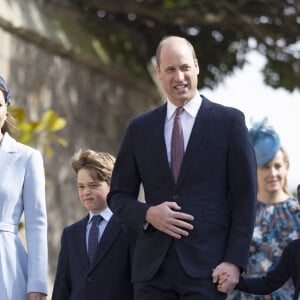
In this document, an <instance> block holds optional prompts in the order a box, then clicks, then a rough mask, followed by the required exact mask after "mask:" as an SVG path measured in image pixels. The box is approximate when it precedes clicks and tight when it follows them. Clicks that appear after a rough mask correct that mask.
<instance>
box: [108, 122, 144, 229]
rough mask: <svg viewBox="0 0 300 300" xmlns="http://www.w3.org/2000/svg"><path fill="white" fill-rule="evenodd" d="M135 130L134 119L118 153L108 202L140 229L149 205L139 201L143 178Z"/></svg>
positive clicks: (118, 214) (111, 207) (117, 213)
mask: <svg viewBox="0 0 300 300" xmlns="http://www.w3.org/2000/svg"><path fill="white" fill-rule="evenodd" d="M133 131H134V120H133V121H132V122H131V124H130V125H129V127H128V128H127V131H126V133H125V136H124V138H123V141H122V144H121V147H120V150H119V153H118V155H117V159H116V162H115V166H114V170H113V174H112V179H111V186H110V193H109V194H108V197H107V202H108V206H109V207H110V209H111V210H112V211H113V212H114V213H115V214H116V215H117V216H118V217H119V218H120V219H121V220H123V221H124V222H125V223H127V224H128V225H129V226H130V227H132V228H134V229H136V230H138V231H140V230H143V224H144V222H145V216H146V211H147V209H148V208H149V205H148V204H146V203H141V202H139V201H137V197H138V193H139V189H140V184H141V178H140V175H139V171H138V168H137V164H136V160H135V155H134V150H133V148H134V147H133V144H134V141H133V137H132V136H133Z"/></svg>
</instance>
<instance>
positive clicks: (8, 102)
mask: <svg viewBox="0 0 300 300" xmlns="http://www.w3.org/2000/svg"><path fill="white" fill-rule="evenodd" d="M0 85H1V86H2V87H3V88H4V90H5V91H6V93H7V95H6V98H5V102H6V103H7V105H9V104H10V97H11V90H10V89H9V88H7V86H6V82H5V80H4V78H3V77H2V76H1V75H0Z"/></svg>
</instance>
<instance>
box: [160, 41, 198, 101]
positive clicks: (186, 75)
mask: <svg viewBox="0 0 300 300" xmlns="http://www.w3.org/2000/svg"><path fill="white" fill-rule="evenodd" d="M157 74H158V77H159V79H160V80H161V82H162V86H163V88H164V90H165V92H166V94H167V96H168V98H169V100H170V101H171V102H172V103H173V104H174V105H176V106H182V105H184V104H185V103H186V102H188V101H189V100H191V99H192V98H193V97H194V96H195V95H196V93H197V83H198V74H199V66H198V61H197V59H196V58H194V57H193V54H192V50H191V49H190V47H189V46H188V45H187V44H186V43H185V42H184V41H183V40H181V39H177V38H170V40H167V41H166V42H165V44H164V45H163V47H162V49H161V53H160V65H159V66H158V67H157Z"/></svg>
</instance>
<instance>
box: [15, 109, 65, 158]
mask: <svg viewBox="0 0 300 300" xmlns="http://www.w3.org/2000/svg"><path fill="white" fill-rule="evenodd" d="M9 109H10V112H11V113H12V114H13V115H14V116H15V118H16V119H17V122H18V127H19V141H20V142H21V143H24V144H26V145H29V146H32V147H34V148H36V149H39V150H40V151H41V152H42V153H45V154H46V155H47V156H49V157H52V156H53V155H54V151H53V148H52V146H51V145H52V144H53V143H54V144H59V145H61V146H63V147H66V146H67V145H68V143H67V141H66V140H65V139H64V138H62V137H60V136H59V135H57V134H56V132H57V131H60V130H61V129H63V128H64V127H65V126H66V120H65V119H64V118H61V117H59V116H58V114H57V113H56V112H55V111H53V110H51V109H49V110H47V111H45V112H44V113H43V115H42V117H41V119H40V120H37V121H28V120H26V112H25V110H24V109H23V108H20V107H13V106H10V107H9Z"/></svg>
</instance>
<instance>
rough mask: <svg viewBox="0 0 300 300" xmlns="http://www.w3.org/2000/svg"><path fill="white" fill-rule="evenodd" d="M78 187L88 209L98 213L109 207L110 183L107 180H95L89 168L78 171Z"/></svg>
mask: <svg viewBox="0 0 300 300" xmlns="http://www.w3.org/2000/svg"><path fill="white" fill-rule="evenodd" d="M77 187H78V193H79V198H80V201H81V202H82V204H83V206H84V207H85V208H86V209H88V210H90V211H91V212H92V213H94V214H98V213H99V212H101V211H102V210H104V209H105V208H106V207H107V203H106V196H107V194H108V192H109V185H108V183H107V182H106V181H99V180H95V179H93V177H92V176H91V175H90V173H89V171H88V170H87V169H81V170H79V171H78V173H77Z"/></svg>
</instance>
